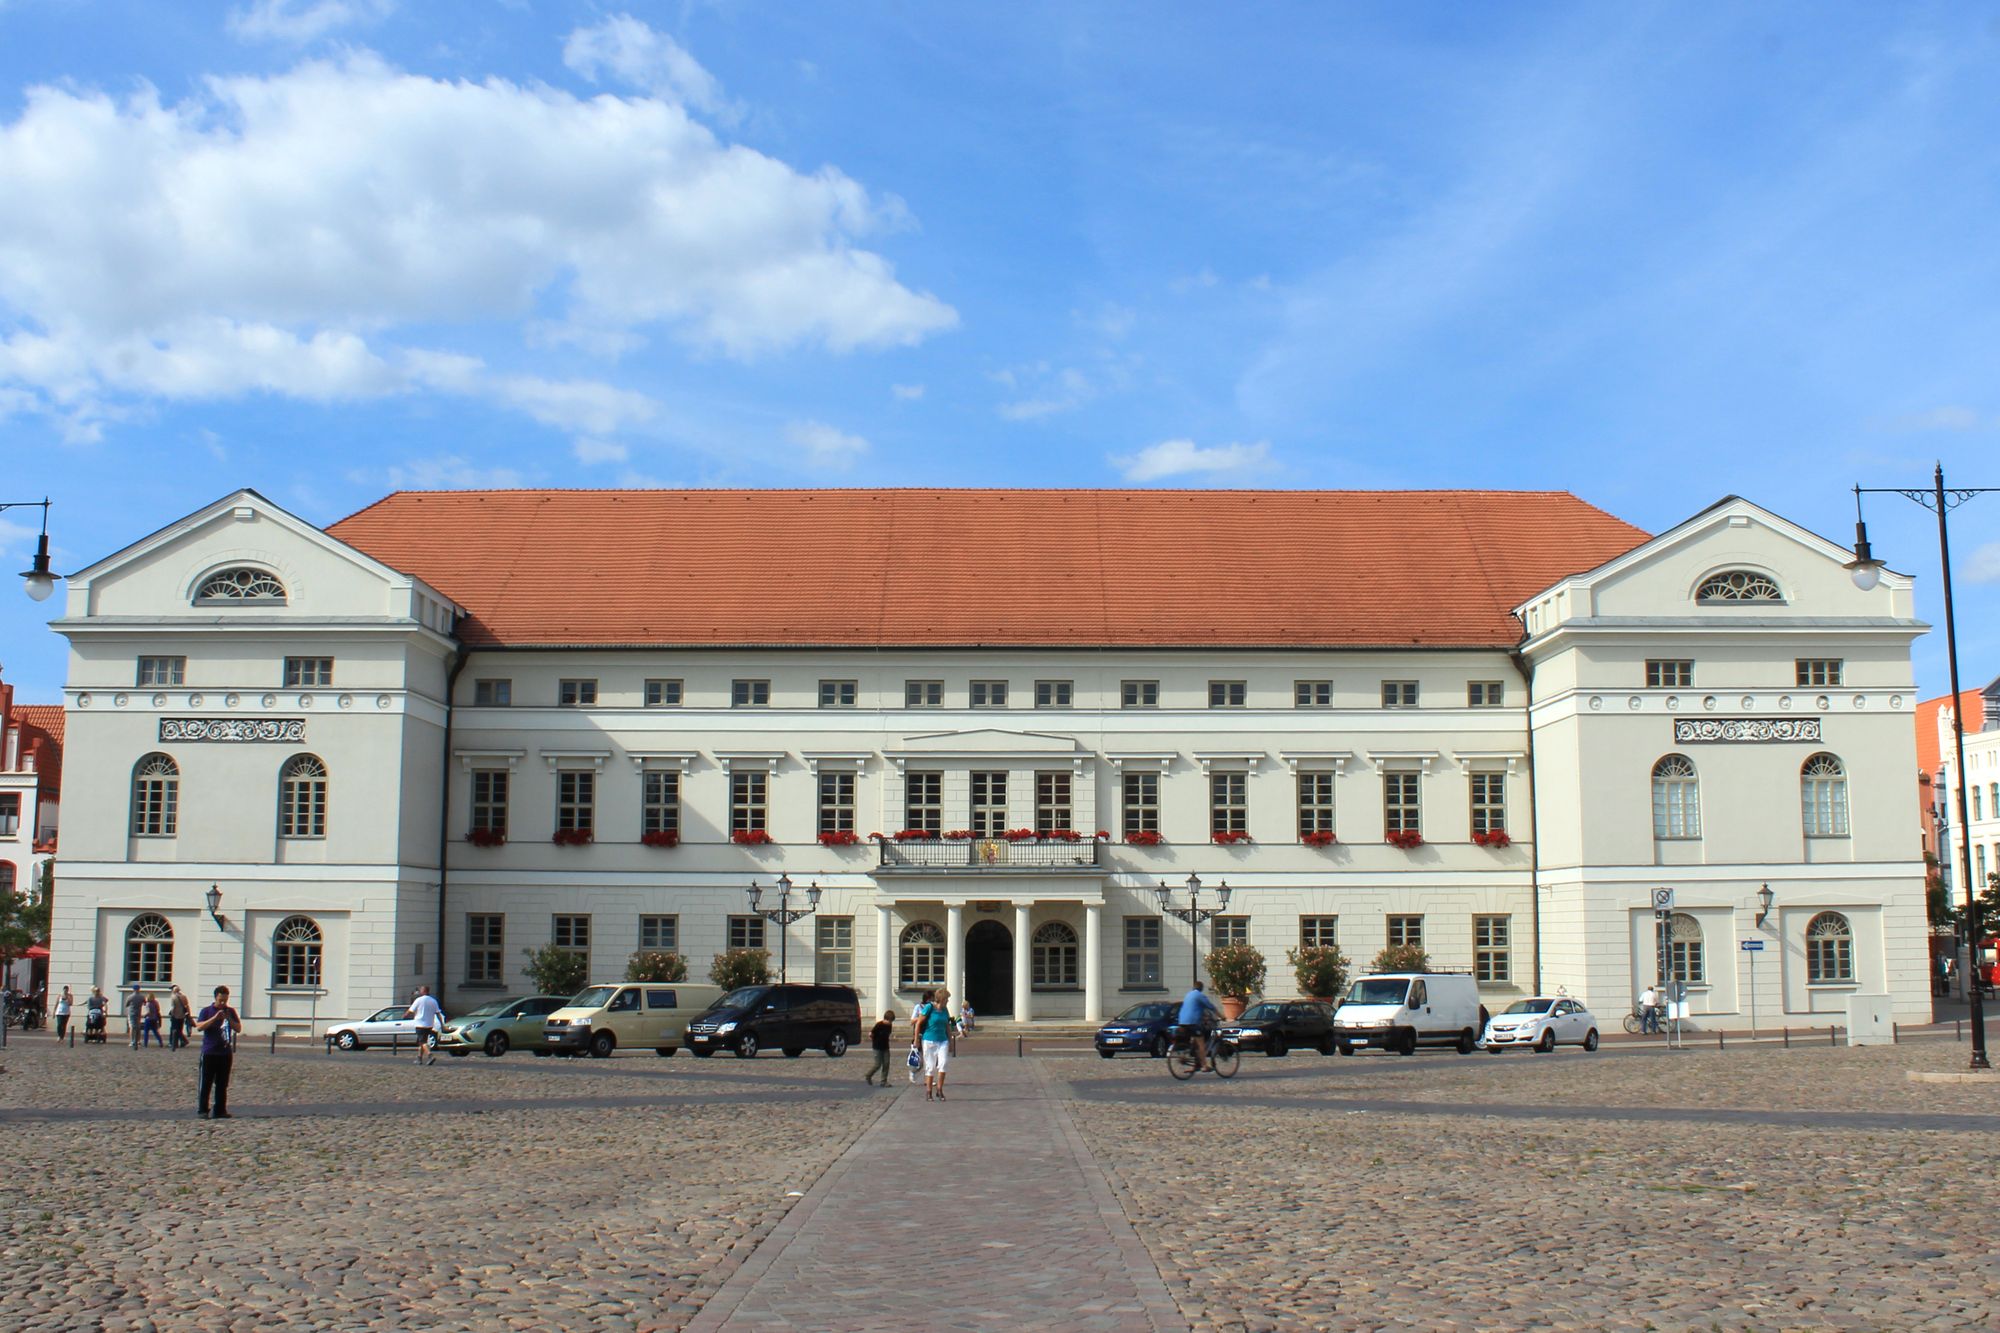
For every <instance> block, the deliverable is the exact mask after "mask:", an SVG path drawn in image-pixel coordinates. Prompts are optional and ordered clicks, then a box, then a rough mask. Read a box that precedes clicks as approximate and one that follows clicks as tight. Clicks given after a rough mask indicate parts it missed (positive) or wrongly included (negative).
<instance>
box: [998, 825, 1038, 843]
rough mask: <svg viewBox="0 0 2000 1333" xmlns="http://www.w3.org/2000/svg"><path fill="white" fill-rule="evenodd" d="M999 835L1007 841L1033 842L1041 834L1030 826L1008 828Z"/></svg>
mask: <svg viewBox="0 0 2000 1333" xmlns="http://www.w3.org/2000/svg"><path fill="white" fill-rule="evenodd" d="M1000 836H1001V837H1003V838H1005V839H1006V840H1007V841H1009V842H1033V841H1034V840H1035V839H1036V838H1039V837H1041V836H1042V835H1041V834H1039V833H1037V832H1035V831H1034V830H1033V829H1031V828H1010V829H1008V830H1007V831H1006V832H1005V833H1003V834H1001V835H1000Z"/></svg>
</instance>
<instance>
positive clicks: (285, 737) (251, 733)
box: [160, 717, 306, 743]
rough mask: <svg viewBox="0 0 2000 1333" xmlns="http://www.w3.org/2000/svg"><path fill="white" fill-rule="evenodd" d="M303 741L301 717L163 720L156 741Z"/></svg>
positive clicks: (303, 733) (304, 727) (303, 727)
mask: <svg viewBox="0 0 2000 1333" xmlns="http://www.w3.org/2000/svg"><path fill="white" fill-rule="evenodd" d="M305 738H306V720H305V719H304V718H302V717H163V718H161V719H160V740H161V742H162V743H165V742H167V741H181V742H187V741H246V742H251V743H256V742H260V741H261V742H277V743H300V742H303V741H304V740H305Z"/></svg>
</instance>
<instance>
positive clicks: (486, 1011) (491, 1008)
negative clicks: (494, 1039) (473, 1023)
mask: <svg viewBox="0 0 2000 1333" xmlns="http://www.w3.org/2000/svg"><path fill="white" fill-rule="evenodd" d="M512 1004H513V1001H512V1000H495V1001H494V1002H493V1003H491V1004H482V1005H480V1006H479V1007H478V1008H477V1009H474V1010H473V1011H472V1012H471V1013H469V1014H467V1015H466V1017H467V1018H491V1017H493V1015H495V1014H498V1013H503V1012H505V1010H506V1009H507V1008H508V1006H510V1005H512Z"/></svg>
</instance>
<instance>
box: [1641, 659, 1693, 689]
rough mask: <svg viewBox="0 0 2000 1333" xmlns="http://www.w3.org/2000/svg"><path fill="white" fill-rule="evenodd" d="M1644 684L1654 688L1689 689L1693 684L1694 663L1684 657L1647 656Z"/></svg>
mask: <svg viewBox="0 0 2000 1333" xmlns="http://www.w3.org/2000/svg"><path fill="white" fill-rule="evenodd" d="M1646 685H1647V687H1648V688H1650V689H1656V690H1659V689H1665V690H1685V689H1689V688H1691V687H1692V686H1693V685H1694V663H1693V662H1692V661H1690V660H1688V659H1686V658H1647V659H1646Z"/></svg>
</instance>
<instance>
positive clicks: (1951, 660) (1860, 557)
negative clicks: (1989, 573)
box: [1845, 463, 2000, 1069]
mask: <svg viewBox="0 0 2000 1333" xmlns="http://www.w3.org/2000/svg"><path fill="white" fill-rule="evenodd" d="M1995 492H2000V486H1949V487H1948V486H1946V485H1945V484H1944V464H1942V463H1939V464H1938V465H1937V471H1936V472H1935V473H1934V474H1933V475H1932V478H1931V487H1930V489H1929V490H1916V489H1905V488H1903V487H1899V486H1856V487H1855V488H1854V559H1852V560H1850V561H1848V562H1847V564H1846V566H1845V568H1846V569H1847V571H1848V573H1850V574H1851V575H1853V577H1854V586H1855V587H1857V588H1859V589H1861V590H1862V591H1863V592H1867V591H1868V590H1869V589H1870V588H1873V587H1874V586H1875V585H1876V584H1877V583H1879V582H1881V579H1882V562H1881V561H1880V560H1877V559H1876V558H1875V553H1874V551H1873V550H1871V549H1870V548H1869V545H1868V525H1867V523H1865V522H1864V521H1863V520H1862V517H1861V497H1862V496H1864V495H1900V496H1902V497H1903V498H1904V499H1905V500H1909V501H1912V502H1914V503H1916V504H1920V505H1922V506H1923V507H1924V508H1926V509H1928V510H1930V511H1931V512H1932V513H1934V514H1936V515H1937V530H1938V566H1939V568H1940V569H1941V570H1942V572H1943V575H1944V577H1943V587H1944V645H1945V648H1944V651H1945V665H1946V666H1947V668H1948V669H1949V671H1950V675H1951V743H1952V751H1953V753H1954V754H1955V755H1956V757H1957V779H1958V780H1957V782H1956V783H1955V784H1954V787H1955V789H1956V793H1957V796H1958V828H1959V831H1960V837H1959V839H1958V856H1959V871H1960V873H1961V874H1962V875H1963V876H1964V879H1965V938H1966V943H1967V946H1968V954H1967V960H1968V962H1970V964H1971V965H1972V967H1973V968H1974V969H1975V972H1976V970H1977V968H1978V966H1979V885H1978V884H1976V883H1974V882H1973V878H1972V844H1971V840H1970V839H1968V838H1966V837H1965V836H1963V835H1964V830H1965V827H1966V818H1965V812H1966V795H1965V721H1964V718H1963V717H1961V716H1960V712H1959V706H1958V704H1959V700H1958V694H1959V691H1958V622H1957V619H1956V618H1955V617H1954V616H1953V614H1952V601H1951V538H1950V533H1949V531H1948V526H1947V524H1946V521H1945V516H1946V515H1947V514H1949V513H1950V512H1951V511H1952V510H1954V509H1956V508H1958V507H1959V506H1960V505H1962V504H1964V503H1965V502H1966V501H1967V500H1970V499H1972V498H1974V497H1975V496H1980V495H1991V494H1994V493H1995ZM1970 980H1971V984H1970V985H1968V986H1967V987H1966V990H1965V993H1966V999H1967V1000H1968V1002H1969V1003H1970V1007H1971V1020H1972V1067H1973V1068H1974V1069H1991V1068H1992V1067H1993V1066H1992V1064H1991V1062H1990V1061H1988V1060H1987V1058H1986V1006H1985V1004H1984V1002H1983V1000H1982V999H1981V997H1980V994H1979V989H1980V988H1979V978H1978V976H1977V975H1974V976H1973V977H1972V978H1971V979H1970Z"/></svg>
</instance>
